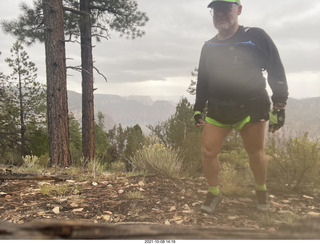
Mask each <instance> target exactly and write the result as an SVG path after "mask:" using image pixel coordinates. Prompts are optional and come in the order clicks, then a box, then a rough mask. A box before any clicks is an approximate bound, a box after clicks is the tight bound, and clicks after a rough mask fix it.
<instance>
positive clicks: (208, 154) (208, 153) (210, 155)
mask: <svg viewBox="0 0 320 244" xmlns="http://www.w3.org/2000/svg"><path fill="white" fill-rule="evenodd" d="M201 153H202V157H203V158H204V159H214V158H217V157H218V154H219V151H218V150H217V149H214V148H208V147H206V146H202V148H201Z"/></svg>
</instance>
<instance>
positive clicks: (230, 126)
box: [206, 116, 251, 130]
mask: <svg viewBox="0 0 320 244" xmlns="http://www.w3.org/2000/svg"><path fill="white" fill-rule="evenodd" d="M250 120H251V117H250V116H248V117H246V118H245V119H243V120H241V121H239V122H237V123H234V124H222V123H220V122H218V121H216V120H214V119H212V118H210V117H206V121H207V122H208V123H210V124H212V125H215V126H218V127H221V128H226V129H236V130H241V129H242V128H243V127H244V126H245V125H246V124H247V123H249V122H250Z"/></svg>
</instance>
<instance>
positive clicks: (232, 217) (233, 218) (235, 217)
mask: <svg viewBox="0 0 320 244" xmlns="http://www.w3.org/2000/svg"><path fill="white" fill-rule="evenodd" d="M238 218H239V216H228V219H230V220H235V219H238Z"/></svg>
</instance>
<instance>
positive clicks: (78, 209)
mask: <svg viewBox="0 0 320 244" xmlns="http://www.w3.org/2000/svg"><path fill="white" fill-rule="evenodd" d="M82 210H83V208H75V209H73V210H72V212H82Z"/></svg>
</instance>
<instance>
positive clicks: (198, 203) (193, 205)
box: [191, 202, 202, 207]
mask: <svg viewBox="0 0 320 244" xmlns="http://www.w3.org/2000/svg"><path fill="white" fill-rule="evenodd" d="M201 203H202V202H194V203H192V204H191V205H192V207H195V206H198V205H200V204H201Z"/></svg>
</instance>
